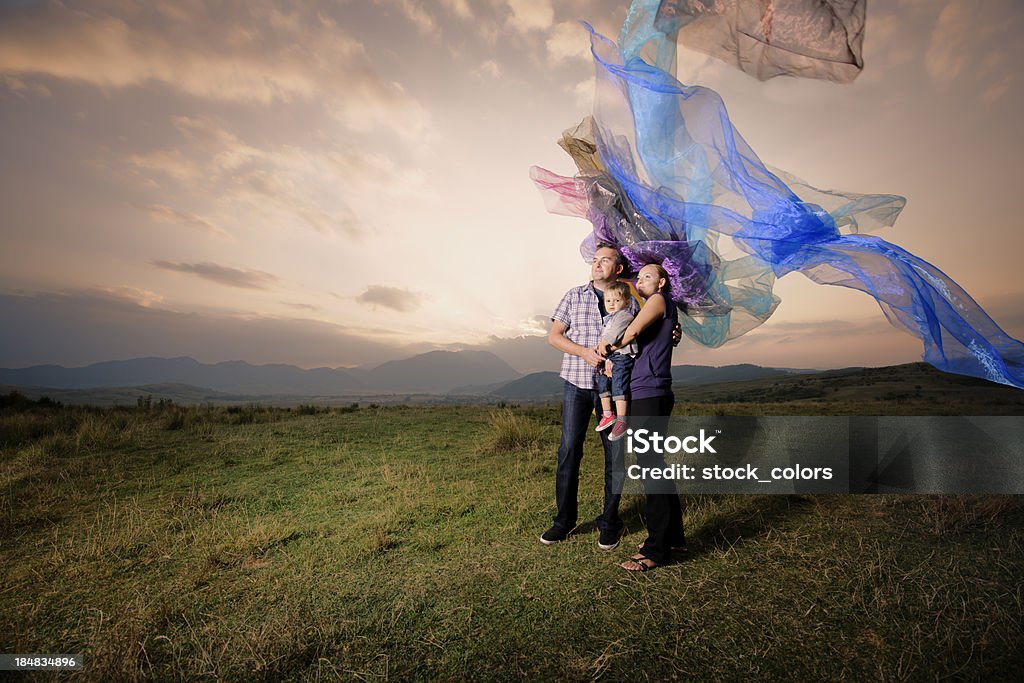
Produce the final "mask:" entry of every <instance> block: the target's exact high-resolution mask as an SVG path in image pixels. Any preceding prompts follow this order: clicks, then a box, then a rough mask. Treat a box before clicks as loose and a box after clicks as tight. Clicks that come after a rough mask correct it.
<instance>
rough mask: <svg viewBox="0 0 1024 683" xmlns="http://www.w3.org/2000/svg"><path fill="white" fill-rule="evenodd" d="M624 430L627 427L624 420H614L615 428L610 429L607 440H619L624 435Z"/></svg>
mask: <svg viewBox="0 0 1024 683" xmlns="http://www.w3.org/2000/svg"><path fill="white" fill-rule="evenodd" d="M626 429H627V427H626V421H625V420H616V421H615V426H614V427H612V433H611V434H609V435H608V440H609V441H618V440H619V439H621V438H622V437H624V436H625V435H626Z"/></svg>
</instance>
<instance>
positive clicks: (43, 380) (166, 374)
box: [0, 351, 519, 396]
mask: <svg viewBox="0 0 1024 683" xmlns="http://www.w3.org/2000/svg"><path fill="white" fill-rule="evenodd" d="M517 377H519V373H518V372H516V371H515V370H514V369H513V368H512V367H511V366H510V365H508V363H506V362H505V361H503V360H501V359H500V358H498V357H497V356H495V355H494V354H493V353H489V352H487V351H432V352H430V353H424V354H420V355H418V356H413V357H412V358H406V359H404V360H397V361H391V362H388V363H384V364H383V365H380V366H378V367H376V368H374V369H372V370H359V371H349V370H346V369H343V368H313V369H311V370H305V369H303V368H299V367H296V366H294V365H284V364H272V365H252V364H250V363H246V362H244V361H227V362H223V363H214V364H206V363H200V362H198V361H196V360H195V359H192V358H188V357H181V358H134V359H131V360H119V361H107V362H103V363H93V364H92V365H87V366H85V367H80V368H65V367H62V366H59V365H37V366H34V367H30V368H20V369H14V370H12V369H0V384H7V385H14V386H22V387H46V388H51V389H105V388H120V387H139V386H148V385H161V384H181V385H190V386H194V387H205V388H208V389H209V390H211V391H214V392H228V393H234V394H244V395H248V396H258V395H269V394H276V395H294V396H342V395H357V394H379V393H389V392H394V393H407V392H427V393H437V394H443V393H445V392H447V391H449V390H451V389H453V388H455V387H458V386H462V385H466V384H491V383H493V384H495V385H497V384H498V383H500V382H507V381H509V380H513V379H516V378H517Z"/></svg>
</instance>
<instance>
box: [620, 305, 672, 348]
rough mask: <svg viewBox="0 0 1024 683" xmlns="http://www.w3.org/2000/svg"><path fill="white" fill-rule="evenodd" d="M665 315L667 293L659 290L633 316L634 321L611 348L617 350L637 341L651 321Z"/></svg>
mask: <svg viewBox="0 0 1024 683" xmlns="http://www.w3.org/2000/svg"><path fill="white" fill-rule="evenodd" d="M663 317H665V295H664V294H662V293H660V292H659V293H657V294H655V295H653V296H651V298H650V299H648V300H647V303H646V304H644V307H643V308H641V309H640V312H639V313H637V315H636V317H635V318H633V322H631V323H630V324H629V327H627V328H626V331H625V332H623V333H622V339H620V340H619V341H618V343H617V344H612V345H611V346H610V347H609V348H610V349H611V350H612V351H615V350H617V349H621V348H622V347H624V346H627V345H628V344H630V343H632V342H634V341H636V338H637V337H638V336H640V333H641V332H643V331H644V330H645V329H647V327H648V326H649V325H650V324H651V323H653V322H654V321H655V320H658V319H659V318H663Z"/></svg>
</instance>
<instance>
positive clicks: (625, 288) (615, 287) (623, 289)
mask: <svg viewBox="0 0 1024 683" xmlns="http://www.w3.org/2000/svg"><path fill="white" fill-rule="evenodd" d="M608 292H617V293H618V294H619V295H620V296H621V297H622V300H623V301H624V302H626V303H629V297H630V292H629V285H628V284H626V283H625V282H622V281H619V280H616V281H615V282H613V283H611V284H610V285H608V286H606V287H605V288H604V295H605V296H608Z"/></svg>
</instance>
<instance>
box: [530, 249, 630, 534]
mask: <svg viewBox="0 0 1024 683" xmlns="http://www.w3.org/2000/svg"><path fill="white" fill-rule="evenodd" d="M624 265H625V262H624V260H623V258H622V254H620V253H619V250H618V249H616V248H615V247H614V246H612V245H610V244H604V243H602V244H598V245H597V250H596V251H595V253H594V260H593V262H592V263H591V266H590V272H591V275H592V277H593V280H592V281H591V282H589V283H588V284H586V285H582V286H580V287H573V288H572V289H570V290H569V291H568V292H566V294H565V296H564V297H562V301H561V302H560V303H559V304H558V307H557V308H556V309H555V312H554V313H552V314H551V331H550V332H549V333H548V343H549V344H551V345H552V346H553V347H555V348H556V349H558V350H559V351H561V352H562V353H564V354H565V355H564V356H563V357H562V369H561V373H560V374H561V377H562V379H563V380H565V383H564V387H563V393H562V440H561V443H560V444H559V446H558V468H557V470H556V472H555V503H556V505H557V507H558V513H557V514H556V515H555V518H554V522H553V524H552V525H551V528H550V529H548V530H547V531H545V532H544V533H543V534H541V536H540V542H541V543H543V544H545V545H551V544H553V543H557V542H559V541H563V540H565V538H566V537H567V536H568V535H569V532H571V531H572V530H573V529H574V528H575V527H576V521H577V512H578V510H577V492H578V490H579V483H580V461H581V460H582V459H583V442H584V439H585V438H586V435H587V430H588V429H589V427H590V417H591V415H593V414H594V413H595V410H596V409H599V408H600V406H601V400H600V398H599V397H598V392H597V389H596V388H595V387H596V383H595V380H594V377H595V373H596V372H597V371H598V368H601V367H603V366H604V358H603V357H602V356H601V355H600V354H599V353H598V352H597V351H596V349H595V347H596V346H597V342H598V340H599V338H600V337H601V328H602V327H603V325H602V319H603V317H604V316H605V314H606V312H605V307H604V289H605V287H607V286H608V285H610V284H611V283H613V282H615V281H616V280H617V279H618V277H619V275H620V274H621V273H622V271H623V267H624ZM637 310H638V306H637V303H636V300H635V299H632V298H631V299H630V300H629V311H630V313H632V314H634V315H635V314H636V313H637ZM597 414H600V410H597ZM601 443H602V444H603V445H604V510H603V511H602V512H601V515H600V516H599V517H598V518H597V520H596V524H597V528H598V530H599V531H600V536H599V538H598V541H597V545H598V547H599V548H601V549H602V550H611V549H613V548H615V547H616V546H617V545H618V544H619V536H620V535H621V534H622V520H621V519H620V518H619V499H620V498H621V495H620V494H617V493H615V490H614V486H613V483H612V477H613V475H614V473H615V471H616V470H617V469H621V467H622V442H610V441H609V440H608V432H607V431H602V432H601Z"/></svg>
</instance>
